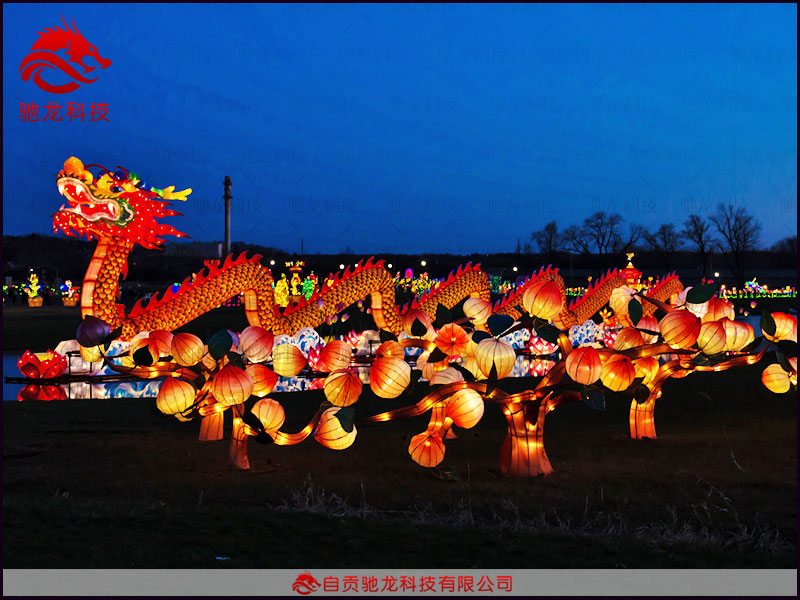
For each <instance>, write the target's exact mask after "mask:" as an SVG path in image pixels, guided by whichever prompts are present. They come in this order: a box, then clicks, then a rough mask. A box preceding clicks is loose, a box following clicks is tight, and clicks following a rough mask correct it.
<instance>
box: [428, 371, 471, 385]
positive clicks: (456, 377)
mask: <svg viewBox="0 0 800 600" xmlns="http://www.w3.org/2000/svg"><path fill="white" fill-rule="evenodd" d="M426 379H427V377H426ZM429 381H430V382H431V385H438V384H441V383H445V384H446V383H455V382H456V381H464V376H463V375H462V374H461V371H459V370H458V369H454V368H453V367H447V368H446V369H443V370H441V371H438V372H437V373H434V374H433V377H431V378H430V379H429Z"/></svg>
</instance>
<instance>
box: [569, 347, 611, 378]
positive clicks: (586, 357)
mask: <svg viewBox="0 0 800 600" xmlns="http://www.w3.org/2000/svg"><path fill="white" fill-rule="evenodd" d="M565 367H566V369H567V375H569V376H570V377H571V378H572V380H573V381H575V382H576V383H582V384H584V385H589V384H592V383H594V382H595V381H597V380H598V379H599V378H600V371H601V369H602V364H601V362H600V353H599V352H597V350H596V349H595V348H592V347H591V346H580V347H578V348H575V349H574V350H573V351H572V352H570V353H569V354H568V355H567V360H566V361H565Z"/></svg>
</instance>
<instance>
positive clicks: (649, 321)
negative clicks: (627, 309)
mask: <svg viewBox="0 0 800 600" xmlns="http://www.w3.org/2000/svg"><path fill="white" fill-rule="evenodd" d="M636 329H638V330H642V329H645V330H647V331H653V332H655V333H646V332H644V331H639V333H640V334H641V336H642V342H644V343H645V344H654V343H655V342H656V341H657V340H658V332H659V331H660V328H659V326H658V319H656V318H655V317H654V316H653V315H645V316H643V317H642V318H641V319H639V322H638V323H637V324H636Z"/></svg>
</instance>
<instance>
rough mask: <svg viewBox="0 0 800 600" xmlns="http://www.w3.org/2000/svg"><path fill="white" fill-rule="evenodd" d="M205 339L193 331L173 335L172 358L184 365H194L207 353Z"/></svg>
mask: <svg viewBox="0 0 800 600" xmlns="http://www.w3.org/2000/svg"><path fill="white" fill-rule="evenodd" d="M205 352H206V350H205V346H204V344H203V340H201V339H200V338H199V337H197V336H196V335H194V334H191V333H176V334H175V335H173V336H172V358H173V359H174V360H175V362H176V363H178V364H179V365H181V366H182V367H193V366H194V365H196V364H197V363H199V362H200V360H201V359H202V358H203V354H205Z"/></svg>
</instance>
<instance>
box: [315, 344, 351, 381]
mask: <svg viewBox="0 0 800 600" xmlns="http://www.w3.org/2000/svg"><path fill="white" fill-rule="evenodd" d="M352 356H353V350H352V348H351V347H350V344H348V343H347V342H345V341H342V340H332V341H330V342H328V343H327V344H325V346H323V348H322V351H321V352H320V354H319V357H320V359H321V360H322V364H324V365H325V368H326V369H328V372H329V373H330V372H331V371H339V370H341V369H346V368H347V367H348V365H350V359H351V358H352Z"/></svg>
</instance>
